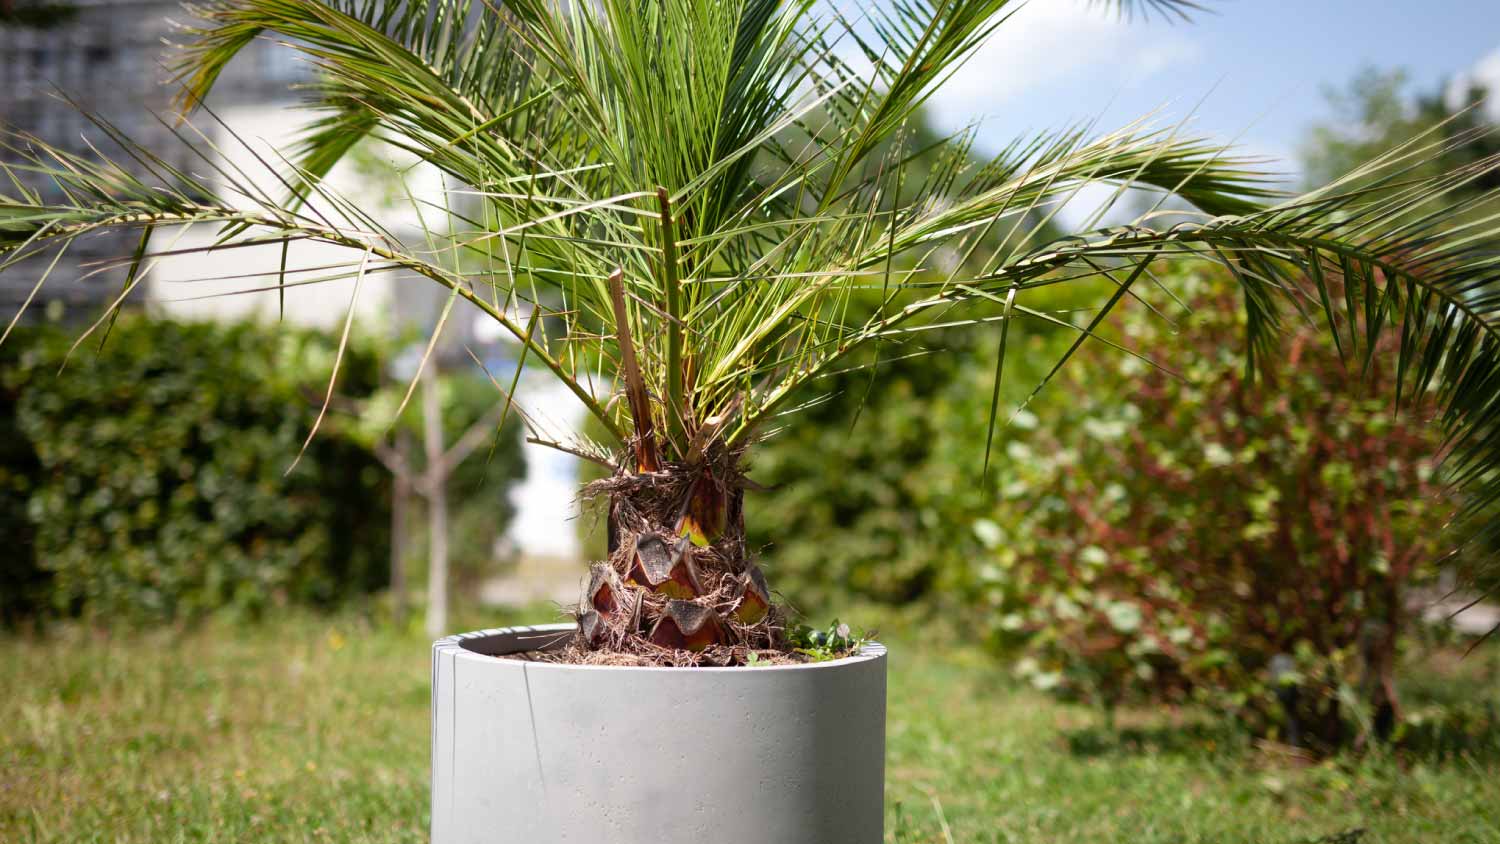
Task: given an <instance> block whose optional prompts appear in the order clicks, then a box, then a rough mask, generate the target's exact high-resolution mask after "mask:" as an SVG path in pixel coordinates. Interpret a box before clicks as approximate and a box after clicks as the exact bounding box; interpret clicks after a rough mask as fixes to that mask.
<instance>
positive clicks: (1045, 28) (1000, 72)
mask: <svg viewBox="0 0 1500 844" xmlns="http://www.w3.org/2000/svg"><path fill="white" fill-rule="evenodd" d="M1199 49H1200V48H1199V46H1198V44H1197V43H1196V42H1194V41H1193V40H1192V39H1191V38H1189V37H1188V35H1187V31H1186V30H1185V28H1182V27H1174V28H1166V27H1163V26H1159V25H1156V26H1153V25H1148V24H1145V23H1141V22H1137V23H1126V22H1122V21H1120V20H1118V19H1116V18H1114V17H1113V16H1111V15H1108V14H1105V13H1103V12H1101V11H1100V10H1099V9H1097V8H1092V9H1091V8H1089V4H1088V3H1087V2H1085V0H1033V2H1031V3H1028V4H1027V5H1026V6H1024V7H1022V8H1021V10H1020V11H1018V12H1016V13H1015V15H1014V16H1013V17H1012V18H1011V19H1010V20H1008V21H1006V22H1005V23H1004V24H1002V25H1001V26H1000V28H999V29H998V30H996V32H995V34H994V36H992V37H991V38H990V40H989V41H988V42H987V43H986V44H985V45H984V46H983V47H981V48H980V49H979V51H978V52H977V53H976V54H975V55H974V56H973V57H971V58H970V59H969V61H968V63H967V64H966V65H965V66H964V67H963V68H962V69H960V70H959V72H958V73H957V74H956V75H955V76H954V77H953V79H951V80H950V81H949V82H948V84H947V85H946V86H944V87H943V88H942V89H941V90H940V91H939V92H938V93H937V95H936V96H935V97H934V102H933V105H934V108H935V110H936V111H937V112H939V118H940V121H941V122H942V123H944V124H946V125H957V124H962V123H967V122H969V121H970V120H973V119H976V118H984V117H989V116H994V115H996V114H999V113H1001V111H1002V110H1003V107H1004V106H1005V105H1006V104H1007V103H1008V102H1010V101H1011V100H1013V99H1015V98H1017V97H1019V96H1020V95H1021V94H1023V93H1026V92H1027V91H1032V90H1038V89H1045V88H1048V87H1052V86H1057V85H1059V84H1063V83H1071V82H1073V81H1075V80H1076V79H1077V78H1079V77H1084V78H1093V79H1098V80H1101V81H1102V82H1103V84H1104V85H1107V86H1113V87H1112V88H1111V89H1110V90H1106V91H1105V92H1104V94H1105V96H1108V95H1109V94H1112V93H1114V90H1116V89H1126V88H1131V87H1134V86H1137V85H1140V84H1141V83H1143V82H1145V81H1146V80H1147V79H1149V78H1150V77H1153V76H1155V75H1157V74H1160V73H1162V72H1164V71H1166V70H1169V69H1170V68H1172V67H1174V66H1177V65H1180V64H1182V63H1185V62H1188V61H1191V60H1192V59H1194V58H1196V57H1197V56H1198V54H1199ZM1088 105H1090V106H1093V105H1096V104H1088Z"/></svg>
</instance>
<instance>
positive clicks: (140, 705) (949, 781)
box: [0, 612, 1500, 844]
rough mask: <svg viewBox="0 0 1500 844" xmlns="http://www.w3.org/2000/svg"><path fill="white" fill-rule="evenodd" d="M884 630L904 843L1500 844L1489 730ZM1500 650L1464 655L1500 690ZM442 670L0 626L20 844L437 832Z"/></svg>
mask: <svg viewBox="0 0 1500 844" xmlns="http://www.w3.org/2000/svg"><path fill="white" fill-rule="evenodd" d="M514 620H517V619H514V618H494V617H490V618H486V619H484V621H483V623H502V622H510V621H514ZM527 620H546V613H545V612H543V613H541V614H538V613H531V614H529V618H528V619H527ZM886 638H887V640H888V641H891V644H892V645H893V646H894V647H893V655H892V661H891V692H890V724H889V762H888V772H887V799H886V803H887V812H888V816H887V825H886V838H887V840H888V841H896V842H919V841H920V842H928V841H931V842H945V841H947V840H950V839H951V840H952V841H956V842H968V841H980V842H991V841H997V842H1015V841H1028V842H1030V841H1035V842H1044V841H1045V842H1065V841H1078V842H1110V841H1122V842H1124V841H1129V842H1191V841H1210V842H1235V841H1256V842H1261V841H1266V842H1312V841H1319V840H1327V841H1356V840H1358V841H1362V842H1363V844H1371V842H1397V841H1411V842H1417V841H1423V842H1427V841H1433V842H1435V841H1444V842H1480V841H1484V842H1490V841H1500V775H1497V765H1500V762H1497V757H1496V755H1495V753H1494V752H1493V751H1494V748H1495V741H1494V740H1493V738H1492V737H1491V738H1490V739H1488V740H1487V742H1486V745H1485V746H1486V747H1488V748H1489V751H1487V752H1486V753H1484V754H1475V753H1459V754H1451V753H1450V754H1446V755H1445V754H1440V753H1438V752H1436V751H1423V752H1419V753H1414V754H1404V755H1402V756H1400V757H1397V758H1393V757H1391V756H1390V755H1389V754H1376V755H1373V756H1366V757H1364V758H1362V759H1355V758H1353V757H1350V758H1347V759H1343V760H1339V761H1336V762H1330V763H1324V764H1320V765H1317V766H1313V767H1299V766H1296V765H1294V764H1291V763H1290V762H1288V761H1287V760H1286V759H1285V758H1284V757H1280V756H1278V755H1277V754H1275V753H1273V752H1270V751H1268V750H1264V749H1258V748H1257V747H1255V746H1254V745H1253V744H1252V743H1250V742H1247V741H1246V740H1244V739H1243V738H1241V737H1238V736H1237V734H1236V733H1235V732H1234V731H1233V730H1230V729H1227V728H1225V727H1222V726H1216V725H1215V724H1214V723H1213V722H1211V721H1207V722H1206V721H1201V720H1193V719H1191V718H1188V717H1186V716H1181V715H1178V716H1173V715H1171V714H1161V715H1147V714H1144V713H1125V715H1124V716H1123V717H1122V718H1121V719H1120V723H1121V724H1122V727H1121V728H1120V731H1119V732H1113V733H1112V732H1107V731H1105V730H1104V729H1103V728H1102V727H1101V720H1100V719H1099V718H1098V717H1097V715H1096V714H1095V713H1093V712H1091V711H1089V710H1087V709H1084V708H1081V707H1074V706H1065V705H1059V704H1056V703H1053V702H1051V701H1049V700H1047V699H1046V698H1043V697H1040V696H1038V695H1036V694H1034V693H1032V692H1029V691H1026V690H1022V689H1018V688H1017V687H1015V686H1014V685H1013V684H1011V683H1009V682H1007V681H1005V680H1004V679H1003V678H1002V673H1001V672H1000V671H999V670H998V669H997V668H996V666H995V664H994V663H993V662H991V661H987V660H986V659H985V658H983V657H982V656H981V655H979V654H977V653H974V652H971V651H966V650H961V649H953V648H944V647H941V646H939V645H936V644H932V643H924V642H916V641H914V640H910V639H903V638H901V637H899V636H897V637H890V636H887V637H886ZM1491 657H1493V654H1486V655H1485V659H1486V661H1484V662H1481V661H1479V660H1477V659H1474V660H1470V661H1467V662H1466V663H1464V664H1463V665H1461V666H1460V669H1459V670H1460V671H1466V672H1469V673H1470V674H1472V673H1473V672H1475V671H1480V670H1483V671H1485V672H1486V673H1487V676H1488V677H1489V678H1490V679H1489V681H1488V682H1489V683H1490V687H1489V692H1490V693H1495V694H1496V695H1497V697H1500V693H1496V690H1495V689H1494V688H1493V670H1492V667H1493V664H1494V660H1493V659H1491ZM428 670H429V668H428V651H427V643H426V642H425V641H423V640H422V638H421V637H420V635H417V634H416V633H414V632H398V631H394V630H391V629H388V628H372V627H371V626H370V625H368V624H367V623H366V622H363V621H361V620H360V619H359V618H357V617H354V616H349V615H341V616H336V617H331V618H325V617H317V616H308V615H292V616H289V617H287V618H283V619H278V620H276V621H274V622H272V623H266V624H261V625H256V626H236V625H231V624H227V623H215V624H209V625H205V626H203V627H200V628H198V629H196V630H194V631H191V632H187V633H178V634H168V633H137V634H117V635H111V634H103V633H96V632H88V631H83V630H80V629H77V628H67V629H63V630H59V631H54V632H52V633H51V634H49V635H48V636H46V637H41V638H36V637H29V638H15V637H11V638H5V639H0V689H3V690H4V692H3V695H0V841H5V842H11V841H18V842H25V841H48V842H52V841H56V842H64V841H66V842H80V841H110V842H116V841H118V842H152V844H161V842H175V841H278V842H280V841H310V842H324V841H360V842H385V841H423V840H425V839H426V825H427V764H428V713H427V704H428ZM1470 682H1472V680H1471V681H1470ZM1357 830H1365V832H1364V833H1363V835H1362V836H1361V833H1359V832H1358V831H1357ZM768 844H774V842H768Z"/></svg>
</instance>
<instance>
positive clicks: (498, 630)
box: [432, 622, 886, 675]
mask: <svg viewBox="0 0 1500 844" xmlns="http://www.w3.org/2000/svg"><path fill="white" fill-rule="evenodd" d="M576 629H578V626H577V625H576V624H573V623H570V622H562V623H557V624H525V625H518V626H515V627H493V628H489V629H486V630H474V631H470V632H468V633H458V634H455V635H452V636H445V637H443V638H441V639H438V640H437V641H435V642H433V643H432V650H433V652H434V654H440V653H453V654H454V655H455V656H462V657H465V658H466V659H467V658H479V659H482V660H483V661H484V662H487V663H500V664H504V663H511V664H513V665H519V666H522V667H523V668H525V670H527V671H532V670H545V671H554V670H556V671H643V672H649V671H657V672H665V673H669V674H674V675H684V674H702V673H709V674H714V673H721V672H725V671H732V672H741V673H743V672H746V671H751V672H756V673H759V672H762V671H808V670H813V669H819V668H824V669H827V668H840V667H844V666H849V665H857V664H860V663H864V662H870V661H873V660H883V659H885V656H886V648H885V645H882V644H881V643H879V642H866V643H865V645H864V647H862V648H860V650H859V653H857V654H853V655H851V656H845V657H839V658H838V659H830V660H825V661H823V662H799V663H795V664H792V665H757V666H755V667H754V668H751V667H749V666H744V665H705V666H694V667H689V668H681V667H674V666H665V665H573V664H569V663H564V662H531V661H529V660H504V659H500V658H499V657H498V656H497V655H494V654H487V653H484V652H482V651H478V650H475V649H474V648H472V647H470V645H471V644H475V643H476V642H475V640H478V639H489V638H493V637H495V636H502V635H521V634H527V633H531V634H534V635H535V636H536V638H537V639H538V640H539V642H538V644H544V641H542V640H552V641H557V640H558V639H559V638H560V637H557V636H556V635H555V634H559V633H572V632H573V631H574V630H576ZM512 653H516V651H512Z"/></svg>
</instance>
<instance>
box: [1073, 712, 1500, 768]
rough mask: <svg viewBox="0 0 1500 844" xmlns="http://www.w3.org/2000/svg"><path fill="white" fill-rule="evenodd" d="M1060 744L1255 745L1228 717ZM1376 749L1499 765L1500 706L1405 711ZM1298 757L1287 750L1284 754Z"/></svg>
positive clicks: (1221, 750)
mask: <svg viewBox="0 0 1500 844" xmlns="http://www.w3.org/2000/svg"><path fill="white" fill-rule="evenodd" d="M1063 740H1064V741H1065V742H1066V743H1067V748H1068V751H1069V752H1070V753H1071V754H1073V755H1074V756H1078V757H1083V758H1097V757H1119V756H1172V757H1184V758H1185V757H1199V758H1201V757H1203V756H1206V755H1208V756H1211V755H1219V754H1228V755H1238V754H1241V753H1244V752H1249V751H1251V750H1252V749H1253V748H1254V747H1255V746H1256V741H1255V737H1254V736H1253V735H1251V734H1250V732H1249V731H1248V730H1246V729H1245V727H1244V726H1243V725H1241V724H1239V723H1237V722H1235V721H1232V720H1230V719H1227V718H1226V719H1223V720H1218V721H1216V720H1211V719H1210V720H1204V721H1195V722H1190V723H1186V724H1164V725H1153V726H1131V727H1116V728H1110V727H1106V726H1094V727H1086V728H1082V729H1077V730H1071V731H1067V732H1064V733H1063ZM1374 750H1375V752H1379V753H1390V754H1393V755H1394V756H1396V757H1398V758H1399V759H1400V760H1402V761H1403V762H1407V763H1418V762H1420V763H1428V764H1443V763H1451V762H1456V761H1466V762H1477V763H1481V764H1485V763H1494V762H1500V707H1497V706H1496V704H1495V703H1493V702H1490V701H1484V702H1471V703H1458V704H1449V705H1446V706H1441V707H1434V706H1429V707H1424V708H1421V709H1413V710H1409V712H1408V715H1407V719H1406V721H1405V722H1404V723H1402V724H1401V726H1400V727H1399V728H1398V729H1397V731H1396V733H1395V734H1394V735H1393V736H1392V737H1391V739H1390V740H1389V741H1387V742H1383V743H1381V744H1380V745H1379V746H1378V747H1377V748H1374ZM1299 753H1300V752H1299V751H1291V753H1290V754H1288V755H1298V754H1299Z"/></svg>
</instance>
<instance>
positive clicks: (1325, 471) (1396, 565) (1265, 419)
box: [975, 273, 1450, 744]
mask: <svg viewBox="0 0 1500 844" xmlns="http://www.w3.org/2000/svg"><path fill="white" fill-rule="evenodd" d="M1230 287H1231V284H1230V282H1229V281H1228V280H1227V279H1226V278H1225V277H1224V276H1222V275H1215V274H1212V273H1209V274H1203V275H1196V276H1191V277H1186V278H1184V279H1182V284H1181V288H1183V289H1185V290H1187V292H1188V300H1189V302H1190V304H1191V305H1192V308H1193V310H1194V314H1193V315H1192V316H1191V317H1190V318H1189V319H1188V321H1187V322H1186V324H1185V325H1184V326H1182V327H1181V329H1180V333H1179V334H1178V336H1176V337H1175V338H1172V337H1168V336H1167V335H1168V332H1169V331H1171V330H1172V328H1171V327H1170V326H1168V325H1167V324H1166V323H1165V321H1164V320H1162V319H1161V318H1160V317H1158V316H1155V315H1151V314H1149V313H1147V311H1146V309H1145V308H1143V307H1141V306H1140V305H1139V304H1138V303H1133V304H1132V306H1131V307H1129V308H1128V309H1127V310H1125V311H1124V312H1123V314H1122V315H1121V316H1119V317H1117V319H1120V320H1122V321H1123V325H1124V331H1125V335H1126V336H1125V340H1124V342H1125V344H1126V345H1127V346H1129V347H1134V348H1136V349H1138V350H1140V351H1142V352H1143V353H1146V354H1149V355H1151V356H1152V357H1153V358H1154V359H1156V360H1164V361H1165V363H1166V364H1167V365H1168V366H1170V367H1172V368H1175V369H1177V370H1178V371H1179V372H1180V373H1181V374H1182V375H1183V376H1185V377H1184V378H1178V377H1174V376H1173V375H1171V374H1167V373H1165V372H1162V371H1159V370H1153V369H1151V368H1150V367H1149V366H1148V365H1147V364H1146V363H1143V362H1142V361H1141V360H1139V359H1137V358H1134V357H1130V356H1128V355H1123V354H1120V353H1119V352H1116V351H1113V350H1107V349H1104V350H1102V351H1094V350H1086V351H1085V352H1084V353H1083V354H1084V357H1085V359H1084V360H1080V361H1078V362H1076V364H1075V365H1073V366H1071V368H1069V369H1067V370H1065V373H1064V376H1063V378H1064V380H1063V381H1062V382H1061V383H1057V384H1054V385H1053V386H1052V387H1050V388H1049V390H1051V391H1052V401H1051V402H1050V403H1049V405H1048V406H1045V407H1043V408H1042V409H1039V410H1038V411H1037V415H1038V417H1039V418H1040V424H1039V425H1038V427H1037V430H1036V432H1035V433H1034V434H1033V435H1031V436H1030V437H1028V438H1026V440H1025V441H1019V440H1018V441H1016V442H1015V443H1013V444H1012V445H1011V446H1010V449H1009V451H1010V454H1009V456H1010V458H1011V459H1010V460H1009V461H1008V465H1007V472H1008V475H1007V481H1006V482H1005V484H1004V486H1003V489H1002V491H1001V503H1000V504H999V506H998V508H997V509H996V511H995V512H994V513H993V515H992V516H990V517H989V518H986V519H983V520H979V521H977V522H976V523H975V532H976V535H978V536H979V537H980V538H981V539H982V540H983V541H984V542H985V544H987V545H988V546H989V547H990V548H991V549H992V552H991V555H990V557H989V561H988V563H987V564H986V565H985V566H983V567H981V568H980V569H979V570H978V571H977V572H976V577H975V588H976V594H977V595H978V596H979V597H980V599H981V600H982V601H983V602H985V603H987V604H988V605H989V606H991V607H993V608H994V613H993V616H992V620H993V623H994V630H995V632H996V633H997V635H998V636H999V637H1000V638H1001V639H1002V640H1003V639H1011V640H1024V641H1025V643H1026V645H1027V648H1028V650H1029V653H1030V658H1028V659H1027V660H1024V661H1023V663H1022V665H1023V671H1024V672H1025V673H1027V674H1029V675H1030V676H1031V678H1032V679H1033V680H1034V681H1036V682H1037V683H1038V684H1039V685H1042V686H1044V687H1048V688H1053V689H1056V690H1058V691H1061V692H1066V693H1072V694H1079V695H1084V696H1087V697H1090V698H1092V699H1094V700H1096V701H1098V702H1100V703H1103V704H1105V705H1113V704H1115V703H1117V702H1119V701H1122V700H1126V699H1129V698H1132V697H1148V698H1151V699H1154V700H1189V699H1197V700H1202V701H1205V702H1209V703H1211V704H1213V705H1215V706H1217V707H1223V708H1227V709H1230V710H1233V711H1237V712H1239V713H1241V714H1242V715H1245V716H1246V717H1247V718H1249V719H1250V720H1251V723H1252V724H1253V725H1255V726H1257V727H1260V728H1266V727H1268V726H1270V725H1271V723H1272V722H1273V721H1274V720H1275V719H1276V718H1277V717H1278V713H1279V712H1280V711H1281V707H1280V706H1278V704H1277V700H1276V695H1277V692H1278V691H1279V692H1280V693H1281V694H1282V695H1283V697H1284V698H1285V702H1286V703H1287V704H1288V705H1289V706H1290V707H1291V709H1292V711H1293V712H1295V713H1296V719H1295V720H1296V721H1298V722H1299V723H1300V724H1301V726H1302V727H1303V728H1304V738H1306V739H1308V740H1309V742H1312V743H1316V742H1318V741H1321V742H1324V743H1330V744H1332V743H1337V742H1338V741H1339V740H1340V739H1341V738H1342V737H1344V736H1346V735H1347V733H1346V730H1345V728H1346V726H1347V725H1348V724H1349V723H1350V721H1351V719H1356V720H1357V719H1358V718H1361V717H1364V716H1370V717H1377V718H1383V719H1389V718H1391V717H1392V716H1394V714H1395V706H1396V700H1395V692H1394V685H1393V677H1392V673H1393V671H1394V665H1395V656H1396V652H1397V643H1398V640H1399V637H1400V635H1401V634H1402V633H1403V632H1405V631H1406V630H1407V628H1408V624H1407V618H1406V611H1405V601H1406V598H1407V593H1408V591H1409V590H1410V589H1411V588H1412V587H1413V586H1415V585H1419V584H1421V583H1424V582H1426V581H1427V580H1428V579H1429V578H1430V577H1432V576H1433V574H1434V571H1435V565H1436V563H1435V561H1436V560H1437V559H1438V557H1439V556H1440V555H1439V551H1440V550H1441V549H1440V547H1439V545H1438V542H1439V536H1438V531H1437V527H1438V526H1439V525H1441V524H1442V523H1443V521H1444V519H1445V517H1446V515H1447V514H1448V512H1449V510H1450V505H1449V503H1448V502H1447V501H1446V500H1445V499H1444V497H1443V496H1442V495H1441V494H1440V489H1439V484H1438V483H1437V481H1436V479H1435V478H1434V475H1433V473H1434V466H1435V461H1436V458H1437V454H1438V448H1439V441H1440V437H1439V433H1438V431H1436V430H1435V428H1434V427H1433V426H1428V425H1425V424H1423V420H1422V419H1421V418H1420V403H1418V408H1417V409H1416V410H1415V411H1413V412H1403V413H1400V414H1397V413H1394V412H1393V407H1394V386H1393V383H1394V375H1395V373H1394V372H1392V371H1390V363H1389V362H1390V361H1391V360H1392V359H1393V358H1394V353H1393V352H1394V350H1387V349H1384V348H1382V349H1381V350H1380V352H1379V353H1378V354H1377V355H1376V357H1375V360H1374V362H1373V365H1372V367H1371V368H1370V370H1369V372H1368V373H1367V377H1362V376H1361V373H1360V372H1359V371H1357V370H1354V371H1351V370H1350V369H1346V367H1345V365H1344V364H1343V362H1342V361H1341V359H1340V357H1339V355H1338V353H1337V351H1336V349H1335V347H1334V345H1333V343H1332V342H1331V341H1330V340H1328V339H1326V334H1325V333H1324V332H1325V329H1324V327H1323V326H1312V325H1308V326H1306V327H1304V328H1302V329H1301V330H1294V331H1292V332H1290V334H1289V336H1287V337H1286V338H1285V340H1284V342H1285V343H1286V344H1287V347H1286V348H1284V349H1282V350H1281V353H1280V354H1273V355H1272V356H1271V361H1270V363H1271V367H1270V370H1269V371H1268V372H1266V373H1265V374H1264V376H1263V378H1262V379H1261V380H1259V381H1257V382H1255V383H1250V382H1247V380H1246V379H1245V377H1244V363H1243V360H1244V358H1243V351H1242V349H1241V348H1240V347H1239V342H1240V339H1239V338H1243V337H1244V330H1243V329H1244V327H1243V325H1242V324H1241V322H1242V320H1243V317H1242V316H1241V310H1242V309H1240V308H1237V307H1236V302H1235V301H1234V294H1233V291H1232V290H1231V289H1230ZM1101 348H1102V347H1101ZM1178 350H1180V351H1181V352H1183V353H1182V354H1176V353H1175V352H1176V351H1178ZM1387 351H1390V352H1392V354H1386V353H1385V352H1387ZM1064 411H1065V412H1064Z"/></svg>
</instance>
